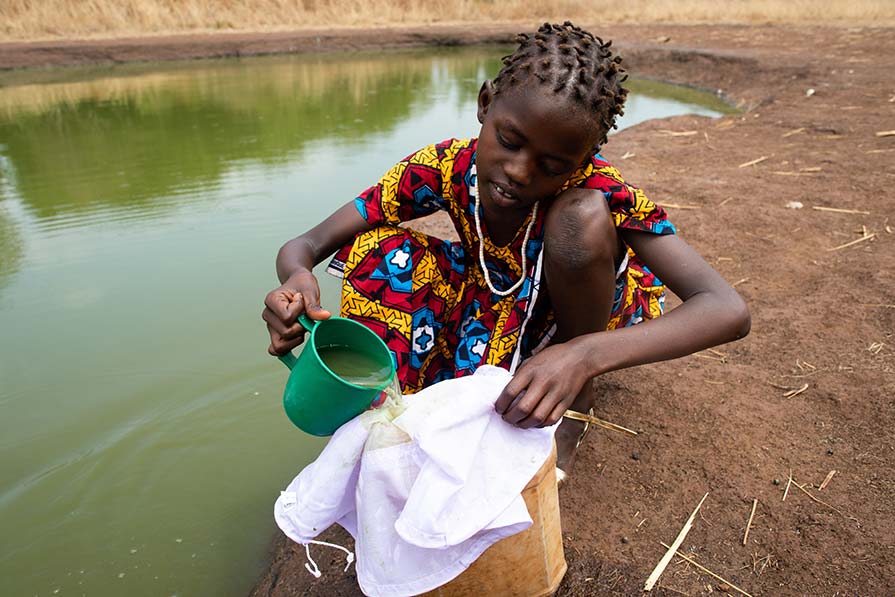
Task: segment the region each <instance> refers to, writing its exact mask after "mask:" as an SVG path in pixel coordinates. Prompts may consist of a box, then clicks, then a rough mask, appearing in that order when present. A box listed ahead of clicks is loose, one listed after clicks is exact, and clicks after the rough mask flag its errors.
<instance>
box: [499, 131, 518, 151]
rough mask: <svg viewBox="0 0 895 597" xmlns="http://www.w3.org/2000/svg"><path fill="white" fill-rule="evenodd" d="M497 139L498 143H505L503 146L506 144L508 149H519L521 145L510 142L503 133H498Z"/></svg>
mask: <svg viewBox="0 0 895 597" xmlns="http://www.w3.org/2000/svg"><path fill="white" fill-rule="evenodd" d="M497 141H498V143H500V144H501V145H503V146H504V147H505V148H507V149H510V150H515V149H519V146H518V145H515V144H514V143H510V142H509V141H507V139H506V138H505V137H504V136H503V135H501V134H500V133H497Z"/></svg>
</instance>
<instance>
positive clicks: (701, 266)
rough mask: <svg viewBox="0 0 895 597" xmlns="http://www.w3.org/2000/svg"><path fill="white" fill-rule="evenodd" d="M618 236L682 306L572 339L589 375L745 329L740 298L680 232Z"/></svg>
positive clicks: (672, 354) (680, 352) (728, 338)
mask: <svg viewBox="0 0 895 597" xmlns="http://www.w3.org/2000/svg"><path fill="white" fill-rule="evenodd" d="M622 238H623V239H624V240H625V242H626V243H627V244H628V246H630V247H631V248H632V249H633V250H634V253H636V254H637V256H638V257H640V259H641V260H642V261H643V263H644V264H646V266H647V267H648V268H649V269H650V271H651V272H653V273H654V274H655V275H656V276H658V278H659V279H660V280H661V281H662V283H664V284H665V286H667V287H668V289H669V290H671V292H673V293H674V294H676V295H677V296H678V297H679V298H680V299H681V300H682V301H683V304H681V305H680V306H679V307H677V308H676V309H672V310H671V311H669V312H668V313H666V314H664V315H662V316H661V317H657V318H655V319H650V320H647V321H644V322H643V323H640V324H638V325H634V326H630V327H626V328H622V329H619V330H614V331H612V332H602V333H597V334H589V335H587V336H581V337H579V338H575V339H574V340H572V342H581V343H582V344H583V345H584V346H583V347H582V348H585V352H586V354H587V357H586V361H587V363H588V366H587V368H588V369H589V370H590V374H591V376H595V375H600V374H602V373H606V372H607V371H614V370H616V369H624V368H626V367H632V366H635V365H642V364H645V363H654V362H656V361H664V360H667V359H674V358H677V357H682V356H686V355H689V354H693V353H694V352H697V351H699V350H703V349H705V348H709V347H710V346H716V345H718V344H724V343H725V342H732V341H734V340H738V339H740V338H742V337H744V336H746V335H747V334H748V333H749V329H750V327H751V317H750V315H749V308H748V307H747V306H746V303H745V301H743V299H742V297H740V295H739V294H738V293H737V291H736V290H734V289H733V287H732V286H731V285H730V284H728V283H727V281H726V280H725V279H724V278H722V277H721V274H719V273H718V272H717V271H716V270H715V268H713V267H712V266H711V265H709V264H708V263H706V261H705V260H704V259H703V258H702V257H701V256H700V255H699V253H697V252H696V251H695V250H694V249H693V248H692V247H691V246H690V245H688V244H687V243H686V242H685V241H684V240H683V239H681V238H680V237H679V236H677V235H676V234H672V235H661V236H660V235H655V234H650V233H647V232H637V231H622Z"/></svg>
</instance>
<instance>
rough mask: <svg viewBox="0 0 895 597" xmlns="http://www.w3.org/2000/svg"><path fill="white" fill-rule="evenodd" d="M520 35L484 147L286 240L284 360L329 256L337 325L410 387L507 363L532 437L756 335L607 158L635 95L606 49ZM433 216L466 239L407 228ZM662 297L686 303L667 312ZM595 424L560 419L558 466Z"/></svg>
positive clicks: (581, 38)
mask: <svg viewBox="0 0 895 597" xmlns="http://www.w3.org/2000/svg"><path fill="white" fill-rule="evenodd" d="M517 40H518V41H519V47H518V48H517V49H516V51H515V52H513V53H512V54H511V55H510V56H507V57H505V58H504V66H503V68H502V69H501V70H500V72H499V73H498V75H497V77H496V78H495V79H494V80H493V81H486V82H485V83H484V84H483V85H482V88H481V91H480V92H479V98H478V120H479V122H480V123H481V125H482V128H481V133H480V134H479V137H478V139H470V140H455V139H451V140H448V141H445V142H442V143H439V144H437V145H432V146H429V147H426V148H424V149H422V150H420V151H418V152H416V153H414V154H413V155H411V156H409V157H407V158H406V159H404V160H403V161H401V162H400V163H398V164H397V165H396V166H395V167H394V168H392V169H391V170H389V171H388V172H387V173H386V174H385V176H383V178H382V180H380V182H379V183H378V184H376V185H374V186H372V187H371V188H369V189H368V190H367V191H365V192H364V193H363V194H361V195H360V197H358V198H357V199H355V200H354V201H353V202H350V203H348V204H346V205H344V206H342V207H341V208H339V209H338V210H337V211H336V212H335V213H333V214H332V215H331V216H330V217H328V218H327V219H326V220H324V221H323V222H322V223H321V224H319V225H317V226H315V227H314V228H312V229H311V230H309V231H308V232H306V233H304V234H302V235H301V236H298V237H297V238H295V239H293V240H290V241H289V242H287V243H286V244H285V245H283V247H282V248H281V249H280V252H279V255H278V256H277V273H278V275H279V279H280V281H281V282H282V285H281V286H280V287H279V288H277V289H275V290H273V291H271V292H270V293H269V294H268V295H267V297H266V298H265V309H264V312H263V314H262V317H263V319H264V320H265V321H266V322H267V327H268V331H269V333H270V338H271V344H270V348H269V352H270V353H271V354H274V355H280V354H284V353H285V352H286V351H289V350H291V349H292V348H294V347H295V346H297V345H298V344H300V343H301V342H302V339H303V336H304V329H303V328H302V327H301V325H300V324H298V323H297V322H296V317H297V316H298V315H299V314H300V313H302V312H305V313H307V315H308V316H309V317H310V318H312V319H318V320H319V319H325V318H327V317H329V316H330V312H329V311H328V310H326V309H324V308H323V307H322V306H321V305H320V304H319V297H320V292H319V288H318V286H317V280H316V278H315V277H314V275H313V274H312V273H311V270H312V268H313V267H314V266H315V265H316V264H318V263H320V262H321V261H322V260H323V259H324V258H326V257H327V256H328V255H330V254H332V253H333V252H337V253H336V256H335V258H334V259H333V260H332V262H331V264H330V271H331V272H334V273H337V274H339V275H341V276H342V277H343V286H342V305H341V313H342V315H343V316H345V317H350V318H353V319H356V320H358V321H361V322H363V323H364V324H366V325H367V326H369V327H370V328H371V329H373V330H374V331H376V332H377V333H379V334H380V335H381V336H382V338H383V339H384V340H385V342H386V344H387V345H388V346H389V348H390V349H391V350H392V352H393V354H394V356H395V359H396V363H397V368H398V369H397V370H398V377H399V379H400V381H401V384H402V389H403V391H404V392H405V393H412V392H415V391H417V390H419V389H421V388H423V387H426V386H428V385H430V384H433V383H436V382H438V381H441V380H444V379H449V378H453V377H456V376H460V375H468V374H470V373H472V372H473V371H475V369H476V368H477V367H478V366H480V365H482V364H491V365H498V366H501V367H504V368H506V369H509V370H511V371H515V375H514V377H513V379H512V381H511V382H510V383H509V384H508V385H507V386H506V389H504V391H503V393H502V394H501V396H500V397H499V398H498V400H497V403H496V405H495V408H496V409H497V411H498V412H500V413H501V414H502V415H503V417H504V419H505V420H506V421H508V422H509V423H511V424H514V425H518V426H520V427H534V426H544V425H552V424H554V423H556V422H557V421H559V420H560V419H561V418H562V417H563V415H564V414H565V413H566V412H567V411H568V410H570V409H574V411H588V410H589V409H591V407H592V405H593V404H594V400H595V391H594V388H593V384H592V383H591V380H592V379H593V378H594V377H596V376H598V375H601V374H603V373H605V372H607V371H614V370H616V369H623V368H625V367H631V366H634V365H640V364H643V363H651V362H655V361H661V360H665V359H672V358H676V357H680V356H684V355H688V354H691V353H693V352H696V351H698V350H702V349H704V348H707V347H710V346H714V345H717V344H721V343H724V342H729V341H731V340H735V339H737V338H742V337H743V336H745V335H746V334H747V333H748V332H749V327H750V317H749V312H748V309H747V307H746V305H745V303H744V302H743V300H742V299H741V298H740V296H739V295H738V294H737V293H736V291H734V289H733V288H731V286H730V285H728V284H727V282H725V281H724V279H723V278H722V277H721V276H720V275H719V274H718V273H717V272H716V271H715V270H714V269H713V268H712V267H711V266H709V265H708V264H707V263H706V262H705V261H704V260H703V259H702V258H701V257H700V256H699V255H698V254H697V253H696V252H695V251H694V250H693V249H692V248H690V246H689V245H687V244H686V243H685V242H684V241H683V240H681V239H680V238H679V237H678V236H677V235H675V229H674V226H673V225H672V224H671V223H670V222H669V221H668V220H667V218H666V214H665V211H664V210H663V209H662V208H661V207H659V206H657V205H655V204H654V203H652V202H651V201H649V200H648V199H647V198H646V196H645V195H644V194H643V192H642V191H641V190H640V189H638V188H636V187H633V186H631V185H629V184H627V183H625V181H624V180H622V178H621V176H620V175H619V173H618V171H617V170H616V169H615V168H613V167H612V166H611V165H610V164H609V163H608V162H606V161H605V160H604V159H603V158H602V157H601V156H600V155H599V154H598V151H599V149H600V147H601V146H602V145H603V144H604V143H605V142H606V135H607V134H608V132H609V131H610V129H612V128H614V126H615V118H616V116H618V115H620V114H622V107H623V104H624V101H625V97H626V95H627V90H626V89H624V88H623V87H622V86H621V83H622V82H623V81H624V79H625V78H626V75H625V74H624V70H623V69H621V68H620V67H619V63H620V62H621V58H620V57H618V56H614V55H613V54H612V52H611V50H610V48H609V46H610V43H611V42H608V43H605V44H604V43H603V42H602V40H601V39H600V38H597V37H594V36H593V35H591V34H590V33H588V32H587V31H584V30H582V29H580V28H578V27H575V26H574V25H572V24H571V23H569V22H568V21H567V22H566V23H564V24H563V25H550V24H544V25H543V26H542V27H540V28H539V29H538V31H537V33H536V34H534V35H533V36H528V35H525V34H521V35H520V36H519V37H518V38H517ZM436 210H445V211H447V212H448V214H450V217H451V219H452V221H453V223H454V226H455V227H456V229H457V233H458V235H459V237H460V241H459V242H447V241H443V240H440V239H436V238H433V237H429V236H426V235H424V234H421V233H419V232H416V231H413V230H410V229H406V228H403V227H398V224H399V223H401V222H405V221H408V220H412V219H414V218H417V217H420V216H423V215H427V214H431V213H433V212H435V211H436ZM660 280H661V281H660ZM666 286H667V287H668V288H669V289H671V291H672V292H674V293H675V294H676V295H678V296H679V297H680V298H681V299H682V300H683V304H682V305H681V306H680V307H679V308H677V309H674V310H673V311H672V312H671V313H669V314H668V315H665V316H663V317H661V318H660V317H658V316H659V315H660V314H661V313H662V309H663V306H664V297H665V287H666ZM634 324H639V325H634ZM586 430H587V427H586V425H584V424H582V423H581V422H579V421H578V420H573V419H571V418H565V419H563V422H562V424H561V425H560V426H559V427H558V429H557V433H556V441H557V449H558V454H557V458H558V460H557V461H558V466H559V468H560V469H562V470H565V471H568V470H569V468H570V467H571V464H572V460H573V458H574V453H575V451H576V448H577V446H578V444H579V443H580V441H581V439H582V438H583V433H584V432H585V431H586ZM564 476H565V475H564V473H560V477H564Z"/></svg>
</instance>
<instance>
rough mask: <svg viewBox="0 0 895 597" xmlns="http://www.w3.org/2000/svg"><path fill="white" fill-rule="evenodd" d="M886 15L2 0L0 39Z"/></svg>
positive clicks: (653, 6) (458, 0)
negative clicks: (470, 24)
mask: <svg viewBox="0 0 895 597" xmlns="http://www.w3.org/2000/svg"><path fill="white" fill-rule="evenodd" d="M565 19H572V20H575V21H580V22H581V23H593V22H594V21H597V20H599V21H600V23H607V22H628V23H630V22H666V23H706V22H710V23H795V24H829V25H848V26H851V25H877V26H880V25H893V24H895V2H892V0H789V1H787V2H782V1H780V0H726V1H718V0H624V1H622V0H614V1H609V0H542V1H540V2H534V3H532V2H528V1H523V0H500V1H498V0H455V1H447V2H443V3H441V4H435V3H433V2H428V1H426V2H424V1H422V0H364V2H351V1H348V0H245V1H242V2H233V1H232V0H41V1H39V2H36V1H33V0H2V1H0V41H12V40H38V39H59V38H95V37H119V36H130V35H155V34H165V33H183V32H208V31H222V30H223V31H276V30H290V29H302V28H310V27H333V26H337V27H354V26H377V25H397V24H403V25H413V24H427V23H451V22H453V23H456V22H471V23H476V22H493V21H519V20H525V21H531V22H538V21H543V20H551V21H559V20H565Z"/></svg>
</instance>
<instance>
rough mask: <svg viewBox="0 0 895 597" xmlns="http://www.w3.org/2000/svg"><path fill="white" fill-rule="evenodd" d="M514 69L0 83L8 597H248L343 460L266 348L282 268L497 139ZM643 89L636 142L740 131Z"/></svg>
mask: <svg viewBox="0 0 895 597" xmlns="http://www.w3.org/2000/svg"><path fill="white" fill-rule="evenodd" d="M501 55H502V52H501V51H500V50H499V49H484V50H483V49H464V50H452V51H428V52H419V51H415V52H396V53H389V54H350V55H345V54H342V55H325V56H311V57H271V58H262V59H251V60H221V61H203V62H192V63H186V64H180V65H178V64H175V65H171V64H165V65H130V66H122V67H115V68H108V67H101V68H100V67H97V68H90V69H80V70H76V69H67V70H62V71H36V72H33V73H11V74H10V73H7V74H5V75H2V76H0V329H2V330H3V343H2V344H0V380H2V382H0V446H2V448H3V453H4V458H3V459H2V461H0V528H2V529H3V533H2V537H3V539H2V542H3V544H2V549H0V578H3V579H4V581H3V585H4V593H5V594H10V595H24V594H27V595H32V594H39V595H45V594H54V593H55V592H56V591H58V594H71V593H76V594H89V595H123V594H126V595H170V594H183V595H196V594H209V595H241V594H244V593H245V592H246V591H247V589H248V588H249V587H250V586H251V584H252V581H253V580H254V578H255V576H256V574H257V573H258V572H259V569H260V566H261V565H262V563H263V557H264V553H265V546H266V543H267V541H268V539H269V537H270V536H271V533H272V529H273V522H272V518H271V514H270V511H271V506H272V502H273V499H274V497H275V496H276V495H277V491H278V490H279V489H280V488H281V487H282V486H283V485H284V484H285V483H286V482H288V481H289V480H290V479H291V477H292V476H293V475H294V474H295V473H296V472H297V471H298V470H299V469H300V468H301V467H302V466H303V465H304V464H306V463H307V462H309V460H310V459H311V458H313V455H314V454H315V453H316V452H317V451H318V450H319V449H320V446H321V443H320V440H318V439H315V438H312V437H310V436H306V435H304V434H302V433H300V432H299V431H297V430H296V429H295V428H293V427H292V426H291V424H290V423H289V422H288V419H287V418H286V417H285V416H284V413H283V412H282V407H281V406H280V396H281V392H282V388H283V384H284V382H285V379H286V376H287V375H286V374H287V372H286V370H285V369H284V368H282V366H281V365H280V364H279V363H278V362H277V361H275V360H273V359H270V358H269V357H267V356H266V354H265V348H266V333H265V332H264V329H263V327H262V325H261V323H260V320H259V318H258V315H259V313H260V306H261V299H262V297H263V296H264V294H265V293H266V292H267V291H268V290H269V289H270V287H271V286H272V285H273V284H274V281H275V275H274V271H273V258H274V256H275V254H276V250H277V248H278V247H279V245H280V244H281V243H282V242H283V241H284V240H285V239H287V238H290V237H292V236H295V235H296V234H297V233H299V232H301V231H302V230H304V229H306V228H307V227H309V226H310V225H313V224H314V223H316V222H318V221H319V220H320V219H322V218H323V217H325V216H326V215H328V214H329V213H330V212H332V211H333V209H335V208H336V207H337V206H339V205H341V204H343V203H345V202H346V201H349V200H350V199H351V198H352V197H354V196H355V195H356V194H357V193H358V192H359V191H361V190H363V189H364V188H365V187H366V186H368V185H369V184H371V183H372V182H373V181H375V180H376V179H377V178H378V177H379V176H380V175H381V173H382V172H384V171H385V170H386V169H387V168H388V167H389V166H390V165H391V164H392V163H393V162H394V161H396V160H397V159H399V158H401V157H403V156H404V155H407V154H408V153H410V152H411V151H413V150H415V149H417V148H418V147H420V146H422V145H424V144H426V143H430V142H434V141H438V140H441V139H444V138H447V137H450V136H455V137H466V136H471V135H475V134H477V132H478V131H477V129H478V123H477V122H476V118H475V98H476V95H477V92H478V89H479V85H480V84H481V81H482V80H483V79H484V78H485V77H486V75H487V74H489V73H490V74H493V73H494V72H496V70H497V68H498V64H499V57H500V56H501ZM639 85H640V84H639V83H634V84H632V87H633V89H634V93H633V94H632V96H631V98H630V100H629V106H628V110H627V114H626V116H625V119H624V121H623V122H622V123H621V124H622V126H625V125H630V124H631V123H635V122H638V121H640V120H643V119H645V118H654V117H659V116H667V115H672V114H679V113H683V112H699V113H703V114H709V115H712V114H717V113H718V109H719V107H718V106H717V105H716V104H711V103H710V104H708V106H707V107H701V106H698V105H694V104H693V103H692V102H694V101H696V99H695V98H693V97H690V96H686V97H683V98H682V97H679V96H676V95H675V94H677V93H679V91H678V90H677V89H675V88H668V87H667V86H664V87H661V86H660V87H656V86H655V85H654V84H652V83H650V84H648V85H649V86H650V87H649V88H648V89H647V88H643V87H640V86H639ZM688 92H689V91H688ZM701 99H702V100H706V101H711V98H708V99H706V98H701ZM320 281H321V285H322V291H323V302H324V304H325V305H328V306H330V307H332V308H335V307H336V306H337V303H338V289H337V286H336V284H335V283H334V282H333V281H332V280H331V279H329V278H328V277H327V276H320Z"/></svg>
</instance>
